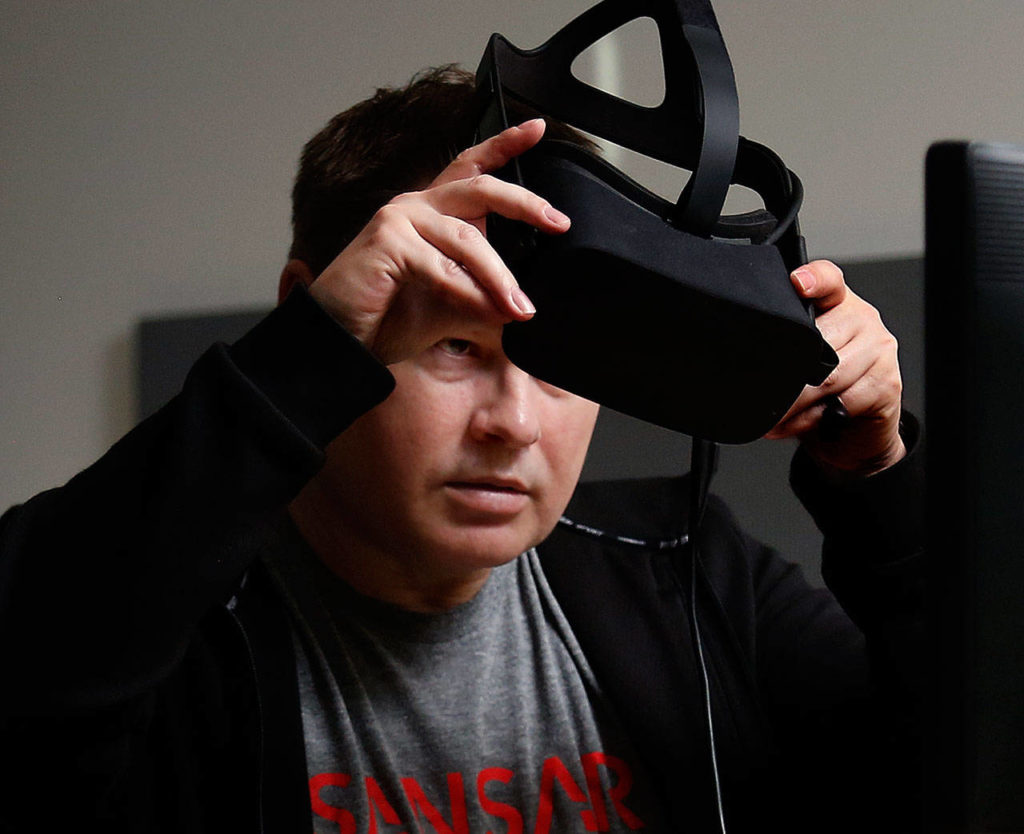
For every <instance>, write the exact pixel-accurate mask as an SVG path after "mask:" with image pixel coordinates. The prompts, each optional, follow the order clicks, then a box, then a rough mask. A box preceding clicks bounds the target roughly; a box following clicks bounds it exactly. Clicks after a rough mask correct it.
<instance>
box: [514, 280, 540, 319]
mask: <svg viewBox="0 0 1024 834" xmlns="http://www.w3.org/2000/svg"><path fill="white" fill-rule="evenodd" d="M512 304H513V305H515V308H516V309H517V310H519V312H520V313H523V314H524V315H527V316H532V315H533V314H534V313H536V312H537V308H536V307H534V306H533V302H532V301H530V298H529V296H527V294H526V293H524V292H523V291H522V290H521V289H520V288H519V287H513V288H512Z"/></svg>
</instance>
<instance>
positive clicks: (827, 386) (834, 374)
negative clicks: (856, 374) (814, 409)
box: [818, 365, 839, 391]
mask: <svg viewBox="0 0 1024 834" xmlns="http://www.w3.org/2000/svg"><path fill="white" fill-rule="evenodd" d="M838 384H839V366H838V365H836V367H834V368H833V369H832V370H831V371H830V372H829V375H828V376H827V377H825V379H824V381H823V382H822V383H821V385H819V386H818V387H819V388H821V390H822V391H831V390H832V389H833V388H835V387H836V386H837V385H838Z"/></svg>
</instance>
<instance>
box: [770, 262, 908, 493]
mask: <svg viewBox="0 0 1024 834" xmlns="http://www.w3.org/2000/svg"><path fill="white" fill-rule="evenodd" d="M791 280H792V281H793V285H794V286H795V287H796V290H797V292H798V293H799V294H800V295H801V296H802V297H803V298H806V299H808V300H810V301H811V302H812V303H813V304H814V307H815V309H816V311H817V313H818V316H817V319H816V322H815V323H816V324H817V326H818V329H819V330H820V331H821V334H822V336H824V337H825V340H826V341H827V342H828V343H829V344H830V345H832V347H833V348H834V349H835V351H836V353H837V354H839V365H838V366H837V367H836V368H835V370H833V371H832V373H831V374H829V377H828V379H826V380H825V381H824V382H823V383H822V384H821V385H819V386H816V387H813V388H812V387H810V386H808V387H807V388H805V389H804V390H803V393H801V395H800V397H799V398H798V399H797V401H796V402H795V403H794V404H793V407H792V408H790V410H789V411H788V412H787V413H786V415H785V416H784V417H783V418H782V420H780V421H779V423H778V425H776V426H775V428H774V429H772V430H771V431H770V432H769V433H768V434H767V435H766V436H767V437H770V438H785V437H796V438H799V440H800V441H801V443H802V444H803V445H804V448H805V449H806V450H807V451H808V452H809V453H810V455H811V456H812V457H813V458H814V459H815V460H816V461H817V462H818V464H819V465H820V466H821V467H822V468H823V469H824V470H825V471H826V472H831V473H833V474H835V475H837V476H847V477H848V476H867V475H872V474H874V473H876V472H880V471H881V470H883V469H886V468H888V467H889V466H892V465H893V464H894V463H896V462H897V461H898V460H900V459H901V458H902V457H903V456H904V455H905V454H906V448H905V447H904V445H903V440H902V438H901V437H900V434H899V423H900V399H901V396H902V393H903V382H902V380H901V378H900V366H899V362H898V360H897V356H896V354H897V343H896V338H895V337H894V336H893V335H892V334H891V333H890V332H889V331H888V330H887V329H886V327H885V325H884V324H883V323H882V319H881V316H879V314H878V311H877V310H876V309H875V308H874V307H872V306H871V305H870V304H868V303H867V302H866V301H864V299H862V298H860V297H859V296H858V295H857V294H856V293H854V292H853V290H851V289H850V288H849V287H847V286H846V281H845V280H844V278H843V273H842V270H840V269H839V267H837V266H836V265H835V264H833V263H831V262H829V261H813V262H812V263H809V264H807V265H806V266H802V267H800V268H799V269H797V270H796V271H794V272H793V275H792V276H791ZM835 398H838V402H839V403H840V404H841V405H842V407H843V410H845V412H846V414H847V415H848V416H847V417H846V418H845V419H842V418H841V419H840V420H838V421H836V422H834V423H831V425H830V424H829V423H830V421H826V425H825V427H824V430H823V425H822V415H823V414H824V413H825V410H826V407H827V405H828V403H829V402H830V401H834V400H835ZM832 407H833V408H834V405H833V406H832Z"/></svg>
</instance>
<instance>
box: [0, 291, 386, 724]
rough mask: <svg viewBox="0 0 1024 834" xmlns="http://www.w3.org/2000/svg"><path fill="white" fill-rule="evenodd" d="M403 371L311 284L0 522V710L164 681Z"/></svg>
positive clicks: (97, 699)
mask: <svg viewBox="0 0 1024 834" xmlns="http://www.w3.org/2000/svg"><path fill="white" fill-rule="evenodd" d="M393 385H394V381H393V379H392V377H391V375H390V373H388V371H387V370H386V368H384V367H383V366H382V365H380V364H379V363H377V362H376V360H375V359H373V358H372V357H371V356H370V354H369V353H368V352H367V351H365V349H364V348H363V347H362V345H361V344H360V343H359V342H357V341H356V340H355V339H354V338H352V337H351V336H349V334H348V333H346V332H345V331H344V330H343V329H342V328H341V327H339V326H338V325H337V324H336V323H335V322H334V321H333V319H331V318H330V317H329V316H328V315H327V314H326V313H325V312H324V311H323V310H322V309H321V308H320V307H319V306H318V305H317V304H316V303H315V302H314V301H313V300H312V299H311V298H310V297H309V296H308V294H306V293H305V292H303V291H298V292H296V293H293V294H292V295H291V296H290V297H289V298H288V299H287V301H286V302H285V303H284V304H282V305H281V306H280V307H278V308H277V309H276V310H275V311H274V312H272V313H271V314H270V315H269V316H268V317H267V318H265V319H264V320H263V321H262V322H261V323H260V324H258V325H257V326H256V327H255V328H254V329H253V330H252V331H250V332H249V333H248V334H247V335H246V336H244V337H243V338H242V339H241V340H239V341H238V342H237V343H236V344H234V345H233V346H231V347H226V346H224V345H215V346H214V347H212V348H211V349H210V350H209V351H207V352H206V353H205V354H204V355H203V356H202V358H201V359H200V360H199V361H198V362H197V363H196V365H195V366H194V367H193V368H192V370H191V372H190V374H189V376H188V378H187V380H186V382H185V384H184V387H183V389H182V391H181V393H180V394H179V395H178V396H176V397H175V398H174V399H173V400H171V401H170V402H169V403H168V404H167V405H166V406H165V407H164V408H163V409H161V410H160V411H159V412H157V413H156V414H155V415H153V416H152V417H151V418H149V419H148V420H146V421H144V422H143V423H141V424H139V426H137V427H136V428H135V429H134V430H133V431H131V432H130V433H129V434H128V435H126V436H125V437H124V438H123V439H122V440H120V441H119V442H118V443H117V444H115V445H114V446H113V447H112V448H111V449H110V450H109V451H108V452H107V453H106V454H105V455H104V456H103V457H102V458H100V459H99V460H98V461H97V462H96V463H94V464H93V465H92V466H90V467H88V468H87V469H85V470H84V471H82V472H81V473H79V474H78V475H76V476H75V477H74V478H72V479H71V480H70V481H69V482H68V483H67V484H66V485H65V486H63V487H60V488H57V489H53V490H50V491H48V492H44V493H42V494H40V495H37V496H35V497H34V498H32V499H31V500H29V501H28V502H26V503H25V504H23V505H20V506H16V507H13V508H11V509H10V510H8V512H7V513H6V514H5V515H4V516H3V517H2V519H0V668H3V669H4V670H5V677H6V679H7V680H8V681H9V682H13V685H10V684H9V685H5V686H4V687H2V694H0V716H3V715H6V716H7V717H12V716H14V717H16V716H18V715H32V714H35V715H46V714H47V713H56V712H67V711H76V710H95V709H98V708H103V707H106V706H110V705H113V704H116V703H119V702H123V701H124V700H125V699H128V698H130V697H132V696H133V695H134V694H137V693H138V692H140V691H144V690H146V689H147V688H149V687H151V686H153V685H154V683H156V682H158V681H159V680H161V679H163V678H164V677H165V676H166V675H167V674H168V672H169V671H170V670H171V669H172V668H173V667H174V665H175V664H176V663H177V662H178V660H180V658H181V657H182V655H183V653H184V651H185V647H186V646H187V644H188V641H189V638H190V636H191V634H192V632H193V630H194V628H195V627H196V625H197V623H198V622H199V620H200V619H201V618H202V617H203V615H204V614H205V613H206V612H207V611H208V610H209V609H210V608H211V607H212V606H214V605H216V604H219V603H223V602H224V601H225V600H226V599H227V598H228V597H229V596H230V593H231V590H232V589H233V587H234V585H235V583H236V582H237V581H238V579H239V577H240V576H241V574H242V573H243V572H244V571H245V569H246V567H247V566H248V563H249V561H250V560H251V558H252V554H253V552H255V548H254V547H253V546H252V544H253V542H255V541H258V540H259V537H260V536H261V534H262V531H264V530H265V529H266V525H268V524H270V523H271V522H272V520H273V519H274V518H275V517H279V516H280V513H281V511H282V510H283V508H284V507H285V506H286V504H287V502H288V501H289V500H290V499H291V498H293V497H294V496H295V495H296V494H297V493H298V491H299V490H300V489H301V488H302V486H303V485H304V484H305V483H306V482H307V481H308V480H309V479H310V478H311V477H312V476H313V475H314V474H315V473H316V471H317V470H318V468H319V467H320V466H321V465H322V462H323V459H324V451H323V450H324V448H325V447H326V445H327V443H328V442H329V441H330V440H331V439H332V438H333V437H335V436H336V435H337V434H339V433H340V432H341V431H342V430H344V428H345V427H346V426H347V425H348V424H349V423H351V422H352V421H353V420H354V419H355V418H356V417H358V416H359V415H360V414H362V413H363V412H365V411H367V410H369V409H370V408H372V407H373V406H374V405H376V404H377V403H378V402H380V401H381V400H383V399H384V398H385V397H386V396H387V395H388V393H390V391H391V389H392V387H393Z"/></svg>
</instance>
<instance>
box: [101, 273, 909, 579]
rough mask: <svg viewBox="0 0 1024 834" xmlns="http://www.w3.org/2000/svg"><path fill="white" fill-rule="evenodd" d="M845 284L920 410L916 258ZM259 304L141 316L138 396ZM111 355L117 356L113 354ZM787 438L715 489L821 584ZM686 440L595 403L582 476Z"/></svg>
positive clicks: (151, 401) (176, 372) (653, 468)
mask: <svg viewBox="0 0 1024 834" xmlns="http://www.w3.org/2000/svg"><path fill="white" fill-rule="evenodd" d="M842 266H843V268H844V270H845V272H846V277H847V282H848V283H849V285H850V286H851V287H852V288H853V289H854V290H855V291H856V292H857V293H858V294H859V295H861V296H863V297H864V298H866V299H867V300H869V301H870V302H871V303H872V304H874V305H875V306H876V307H877V308H878V309H879V310H881V311H882V315H883V318H884V320H885V322H886V324H887V325H888V326H889V329H890V330H891V331H892V332H893V333H894V334H895V335H896V337H897V339H898V340H899V342H900V362H901V365H902V370H903V383H904V402H905V403H906V406H907V408H908V409H910V410H911V411H913V412H914V413H915V414H917V415H918V416H921V417H923V415H924V341H923V322H924V313H923V306H924V300H923V286H924V263H923V261H922V260H921V259H920V258H902V259H889V260H875V261H861V262H856V263H849V264H843V265H842ZM266 312H267V311H265V310H254V311H245V312H234V313H224V314H211V315H193V316H182V317H176V318H162V319H147V320H144V321H142V322H141V324H140V325H139V329H138V341H137V357H138V363H137V366H136V370H137V376H136V379H137V388H136V390H137V404H138V408H137V411H136V413H137V414H138V416H139V417H140V418H142V417H146V416H148V415H149V414H152V413H153V412H154V411H155V410H156V409H157V408H159V407H160V406H161V405H162V404H163V403H164V402H166V401H167V400H168V399H170V397H172V396H173V395H174V394H175V393H176V392H177V391H178V389H179V388H180V387H181V383H182V381H183V380H184V378H185V375H186V373H187V372H188V369H189V368H190V367H191V365H192V363H193V362H194V361H195V360H196V359H197V358H198V357H199V356H200V355H201V354H202V353H203V351H204V350H206V348H207V347H209V346H210V345H211V344H213V343H214V342H217V341H223V342H232V341H234V340H235V339H237V338H238V337H239V336H241V335H242V334H243V333H245V332H246V331H247V330H248V329H249V328H250V327H252V326H253V325H254V324H255V323H256V322H257V321H259V320H260V319H261V318H262V317H263V316H264V315H265V314H266ZM115 353H116V354H117V355H115V356H113V358H112V361H118V362H120V361H121V359H120V358H119V357H120V352H115ZM793 448H794V447H793V445H792V444H791V443H773V442H768V441H762V442H758V443H752V444H749V445H746V446H726V447H723V449H722V455H721V460H720V465H719V469H718V474H717V475H716V477H715V481H714V484H713V487H712V488H713V490H714V491H715V492H716V493H718V494H719V495H721V496H722V497H723V498H725V499H726V501H728V503H729V504H730V506H731V507H732V508H733V511H734V512H735V513H736V515H737V516H738V517H739V519H740V521H741V522H742V524H743V525H744V527H746V529H747V530H749V531H750V532H751V533H752V534H753V535H754V536H756V537H757V538H759V539H761V540H762V541H764V542H766V543H768V544H770V545H772V546H773V547H775V548H776V549H778V550H779V551H780V552H782V553H783V554H785V555H786V556H787V557H788V558H790V559H792V560H793V561H796V562H798V563H800V564H801V565H802V566H803V567H804V570H805V572H806V573H807V575H808V577H809V578H810V579H811V581H812V582H816V583H820V577H819V572H818V554H819V551H820V548H821V536H820V535H819V534H818V531H817V530H816V529H815V527H814V525H813V523H812V522H811V520H810V518H809V517H808V516H807V514H806V513H805V512H804V510H803V508H802V507H801V506H800V505H799V503H798V502H797V500H796V498H795V497H794V496H793V495H792V493H791V492H790V491H789V489H788V488H787V486H786V483H787V478H788V473H789V459H790V457H791V455H792V453H793ZM689 450H690V443H689V438H687V437H685V436H682V435H679V434H676V433H675V432H671V431H669V430H667V429H662V428H659V427H657V426H652V425H649V424H647V423H643V422H641V421H639V420H634V419H633V418H630V417H626V416H624V415H622V414H618V413H616V412H613V411H610V410H608V409H602V412H601V416H600V418H599V419H598V426H597V430H596V432H595V434H594V442H593V444H592V445H591V451H590V454H589V456H588V458H587V463H586V466H585V467H584V470H583V478H584V479H585V480H599V479H604V478H638V477H644V476H650V475H676V474H679V473H681V472H685V471H687V469H688V468H689V454H690V451H689Z"/></svg>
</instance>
